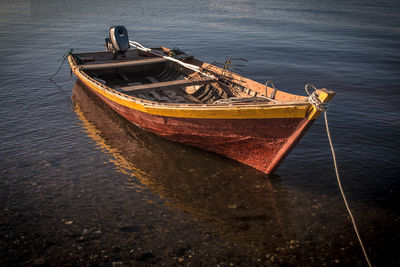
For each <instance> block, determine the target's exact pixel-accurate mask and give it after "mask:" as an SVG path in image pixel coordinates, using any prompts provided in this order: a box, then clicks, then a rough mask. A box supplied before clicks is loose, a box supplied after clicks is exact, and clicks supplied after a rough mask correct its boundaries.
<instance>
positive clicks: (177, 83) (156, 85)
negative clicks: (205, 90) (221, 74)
mask: <svg viewBox="0 0 400 267" xmlns="http://www.w3.org/2000/svg"><path fill="white" fill-rule="evenodd" d="M213 82H217V79H211V78H203V79H193V80H174V81H168V82H158V83H149V84H141V85H133V86H124V87H121V89H122V90H124V91H127V92H129V91H137V90H147V89H157V88H163V87H168V88H174V87H178V88H179V87H183V86H189V85H198V84H208V83H213Z"/></svg>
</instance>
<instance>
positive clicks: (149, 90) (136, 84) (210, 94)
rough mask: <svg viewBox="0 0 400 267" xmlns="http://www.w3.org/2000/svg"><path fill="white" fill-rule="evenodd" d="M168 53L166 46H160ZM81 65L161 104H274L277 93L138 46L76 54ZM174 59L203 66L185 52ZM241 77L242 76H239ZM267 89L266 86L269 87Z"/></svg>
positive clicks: (121, 89) (127, 91) (122, 88)
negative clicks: (198, 69)
mask: <svg viewBox="0 0 400 267" xmlns="http://www.w3.org/2000/svg"><path fill="white" fill-rule="evenodd" d="M153 50H158V51H160V52H162V53H167V52H166V51H169V50H166V49H165V48H156V49H153ZM73 56H74V59H75V61H76V63H77V65H78V67H79V68H80V69H81V70H82V71H84V72H85V73H86V74H87V75H89V76H90V77H92V78H93V79H95V80H96V81H97V82H100V83H102V84H104V85H106V86H108V87H111V88H113V89H114V90H117V91H119V92H121V93H124V94H127V95H130V96H133V97H136V98H140V99H144V100H148V101H154V102H158V103H186V104H226V103H235V104H249V103H254V102H256V103H258V104H260V103H268V104H274V103H276V102H278V101H276V100H275V99H274V97H275V93H276V90H274V91H275V92H274V94H273V95H272V94H271V95H270V96H269V97H266V92H267V91H265V93H260V92H255V91H253V90H251V89H249V88H246V87H244V86H243V85H242V84H241V83H240V82H235V79H234V78H232V77H229V79H228V78H227V76H225V75H224V73H223V71H224V70H222V74H221V73H215V72H212V71H211V70H210V71H208V70H206V71H207V73H211V74H213V75H212V76H213V78H210V77H207V76H204V75H202V74H200V73H198V72H196V71H193V70H190V69H188V68H185V67H183V66H182V65H180V64H178V63H176V62H173V61H170V60H168V59H165V58H162V57H158V56H154V55H151V54H147V53H146V52H141V51H139V50H136V49H132V50H128V51H127V52H126V53H125V54H124V56H123V57H117V58H116V56H115V55H114V54H113V53H112V52H108V51H107V52H106V51H105V52H91V53H77V54H75V53H74V54H73ZM174 58H176V59H179V60H181V61H182V62H185V63H189V64H195V65H198V66H199V65H201V64H203V62H201V61H199V60H196V59H194V58H193V57H192V56H190V55H188V54H185V53H181V54H178V55H175V56H174ZM236 76H237V77H240V76H238V75H236ZM265 90H266V89H265Z"/></svg>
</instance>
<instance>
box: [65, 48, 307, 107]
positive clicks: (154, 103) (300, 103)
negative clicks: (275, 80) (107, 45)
mask: <svg viewBox="0 0 400 267" xmlns="http://www.w3.org/2000/svg"><path fill="white" fill-rule="evenodd" d="M79 54H81V53H79ZM82 54H84V53H82ZM74 55H75V54H74ZM68 60H69V61H70V63H72V64H71V66H72V67H73V69H74V70H76V71H79V73H81V74H82V75H83V76H84V77H85V78H87V79H88V80H89V81H90V82H91V83H93V84H95V85H96V86H97V87H99V88H101V89H103V90H105V91H109V92H108V93H111V94H113V95H115V96H117V97H121V98H124V99H125V100H128V101H135V103H137V102H139V103H140V104H150V105H152V106H158V105H159V106H162V107H163V108H164V107H165V106H170V107H179V108H181V107H201V108H202V109H203V108H206V107H212V108H215V107H217V108H229V107H233V106H234V107H238V106H244V107H288V106H310V104H309V103H308V102H307V101H306V99H305V100H303V101H282V102H273V103H271V102H268V103H263V102H253V103H252V102H250V103H244V102H236V103H235V102H231V103H220V104H214V103H208V104H206V103H204V104H200V103H162V102H157V101H152V100H148V99H143V98H139V97H135V96H132V95H129V94H125V93H124V92H120V91H118V90H115V89H114V88H112V87H109V86H107V85H104V84H102V83H100V82H98V81H96V80H95V79H94V78H92V77H91V76H90V75H89V74H87V73H86V72H85V70H84V69H83V68H81V67H80V65H79V64H77V62H76V60H75V58H74V57H73V56H69V58H68ZM71 61H72V62H71ZM82 66H84V65H82ZM299 96H300V95H299Z"/></svg>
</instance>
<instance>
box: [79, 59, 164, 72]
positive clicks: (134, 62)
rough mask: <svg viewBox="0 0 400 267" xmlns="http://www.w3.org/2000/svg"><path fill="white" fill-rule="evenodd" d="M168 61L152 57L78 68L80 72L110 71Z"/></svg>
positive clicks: (85, 65)
mask: <svg viewBox="0 0 400 267" xmlns="http://www.w3.org/2000/svg"><path fill="white" fill-rule="evenodd" d="M168 61H169V60H168V59H165V58H161V57H154V58H146V59H135V60H126V61H113V62H106V63H97V64H84V65H79V68H81V69H82V70H99V69H111V68H120V67H132V66H143V65H149V64H157V63H164V62H168Z"/></svg>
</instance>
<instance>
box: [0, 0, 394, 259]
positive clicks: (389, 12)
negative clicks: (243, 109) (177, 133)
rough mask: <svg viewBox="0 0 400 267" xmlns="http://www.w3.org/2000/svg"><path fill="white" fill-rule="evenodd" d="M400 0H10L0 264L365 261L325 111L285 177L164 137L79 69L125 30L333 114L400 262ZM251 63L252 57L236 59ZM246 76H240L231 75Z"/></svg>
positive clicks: (378, 239) (352, 187)
mask: <svg viewBox="0 0 400 267" xmlns="http://www.w3.org/2000/svg"><path fill="white" fill-rule="evenodd" d="M399 13H400V4H399V2H398V1H378V0H377V1H360V0H351V1H330V0H326V1H312V0H299V1H268V0H265V1H261V0H260V1H256V0H254V1H253V0H232V1H229V0H209V1H175V0H171V1H140V0H136V1H124V0H120V1H107V0H100V1H77V0H72V1H40V0H31V1H18V0H17V1H7V0H3V1H1V2H0V40H1V42H0V62H1V65H0V81H1V83H0V173H1V176H0V177H1V178H0V236H1V238H0V247H1V249H0V263H1V265H4V266H12V265H15V266H20V265H23V264H26V265H51V266H54V265H55V266H58V265H101V266H103V265H135V264H136V265H138V264H155V265H174V264H182V265H194V266H199V265H203V266H215V265H219V266H230V265H239V266H254V265H267V266H271V265H273V264H276V265H295V266H296V265H297V266H313V265H315V266H321V265H335V264H339V265H351V266H358V265H364V264H365V261H364V258H363V254H362V251H361V249H360V246H359V244H358V241H357V239H356V236H355V234H354V231H353V228H352V225H351V222H350V220H349V217H348V215H347V213H346V210H345V207H344V204H343V201H342V198H341V196H340V194H339V190H338V187H337V182H336V177H335V173H334V168H333V163H332V156H331V152H330V150H329V144H328V141H327V136H326V132H325V124H324V122H323V117H322V116H321V117H320V118H319V119H318V120H317V121H316V122H315V123H314V125H313V126H312V127H311V128H310V130H309V131H308V132H307V134H306V135H305V137H304V138H303V139H302V140H301V141H300V143H299V144H298V145H297V147H296V148H295V149H294V150H293V151H292V153H291V154H290V155H289V157H288V158H287V159H286V161H285V162H284V163H283V164H282V166H281V167H280V168H279V169H278V171H277V172H276V174H275V175H273V176H269V177H266V176H265V175H264V174H262V173H259V172H258V171H256V170H254V169H251V168H250V167H247V166H244V165H242V164H240V163H237V162H235V161H233V160H230V159H226V158H223V157H221V156H218V155H215V154H212V153H208V152H204V151H200V150H198V149H194V148H190V147H187V146H184V145H180V144H176V143H173V142H169V141H166V140H163V139H162V138H160V137H157V136H154V135H152V134H149V133H146V132H144V131H142V130H140V129H138V128H136V127H134V126H132V125H130V124H129V123H127V121H125V120H124V119H122V118H120V117H119V116H118V115H116V114H115V113H114V112H113V111H111V110H109V109H108V108H107V107H106V106H104V105H102V103H101V102H99V101H98V100H97V99H96V98H95V97H93V96H92V95H91V94H90V93H88V91H87V90H86V89H85V88H84V87H83V86H82V85H81V84H79V83H76V78H75V77H71V76H70V71H69V67H68V65H67V64H66V63H64V64H63V65H62V67H61V70H60V72H59V73H58V74H57V75H56V77H55V78H54V79H53V81H49V79H48V78H49V77H50V76H52V75H53V74H54V73H55V72H56V71H57V69H58V67H59V65H60V64H61V62H62V60H63V55H64V54H66V53H67V52H68V51H69V50H70V49H74V51H77V52H80V51H102V50H104V49H105V48H104V46H103V43H104V38H105V37H107V34H108V29H109V27H110V26H113V25H125V26H126V27H127V29H128V32H129V36H130V39H131V40H135V41H138V42H140V43H143V44H144V45H146V46H151V47H156V46H160V45H162V46H166V47H170V48H173V47H178V48H180V49H181V50H183V51H185V52H187V53H189V54H192V55H194V56H196V57H197V58H199V59H202V60H205V61H207V62H220V63H223V62H224V61H225V59H226V58H227V57H233V58H244V59H246V60H248V62H247V63H246V64H245V66H240V67H238V68H240V69H241V70H242V71H243V72H244V75H245V76H247V77H249V78H251V79H254V80H256V81H259V82H261V83H265V82H266V81H267V80H271V81H273V82H274V84H275V85H276V87H277V88H278V89H281V90H284V91H287V92H290V93H295V94H303V95H305V92H304V85H305V84H306V83H312V84H314V85H315V86H316V87H318V88H322V87H324V88H327V89H329V90H333V91H335V92H336V96H335V97H334V99H333V101H332V103H330V105H329V110H328V113H327V115H328V119H329V125H330V130H331V134H332V137H333V142H334V146H335V149H336V155H337V158H338V167H339V172H340V175H341V178H342V183H343V187H344V191H345V192H346V194H347V197H348V199H349V201H350V206H351V208H352V210H353V212H354V215H355V217H356V221H357V223H358V227H359V231H360V234H361V237H362V238H363V241H364V244H365V246H366V250H367V252H368V254H369V256H370V259H371V261H372V263H373V264H374V265H378V266H394V265H398V264H399V263H400V259H399V255H398V250H399V242H398V239H399V237H400V234H399V230H400V229H399V220H400V210H399V205H398V204H399V201H398V194H399V191H400V182H399V179H398V177H399V176H400V171H399V170H400V165H399V163H400V153H399V148H400V131H399V130H400V119H399V115H400V93H399V92H400V90H399V86H400V46H399V43H400V19H399V15H398V14H399ZM237 63H238V64H243V63H244V62H243V61H237ZM237 71H238V72H239V73H242V72H241V71H239V70H237Z"/></svg>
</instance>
